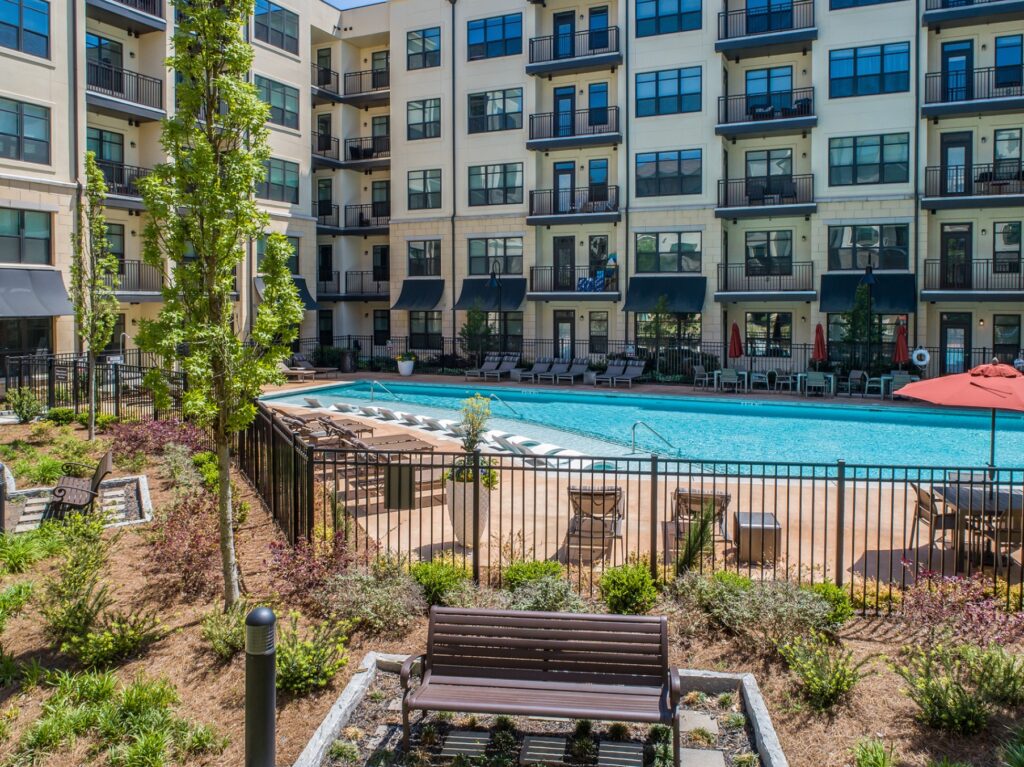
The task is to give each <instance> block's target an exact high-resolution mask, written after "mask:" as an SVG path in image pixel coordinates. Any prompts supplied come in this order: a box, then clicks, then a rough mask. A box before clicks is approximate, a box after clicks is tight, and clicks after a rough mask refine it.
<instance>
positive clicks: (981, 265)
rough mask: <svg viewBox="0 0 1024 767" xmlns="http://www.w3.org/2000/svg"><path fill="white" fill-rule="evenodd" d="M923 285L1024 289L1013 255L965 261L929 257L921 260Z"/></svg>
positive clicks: (933, 288) (1018, 264)
mask: <svg viewBox="0 0 1024 767" xmlns="http://www.w3.org/2000/svg"><path fill="white" fill-rule="evenodd" d="M1014 255H1016V254H1014ZM924 289H925V290H988V291H991V290H995V291H1006V292H1009V293H1024V272H1022V271H1021V265H1020V261H1019V260H1016V259H1015V258H1010V259H1007V260H1005V261H1001V260H994V261H993V260H991V259H972V260H970V261H967V262H954V261H946V260H942V259H928V260H926V261H925V262H924Z"/></svg>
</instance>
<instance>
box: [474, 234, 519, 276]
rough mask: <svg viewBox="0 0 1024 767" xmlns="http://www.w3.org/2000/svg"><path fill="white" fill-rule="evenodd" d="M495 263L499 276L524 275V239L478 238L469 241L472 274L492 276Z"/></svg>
mask: <svg viewBox="0 0 1024 767" xmlns="http://www.w3.org/2000/svg"><path fill="white" fill-rule="evenodd" d="M495 261H497V262H498V263H497V267H498V269H497V271H498V274H522V273H523V238H522V237H477V238H474V239H471V240H470V241H469V273H470V274H490V273H491V265H492V264H494V262H495Z"/></svg>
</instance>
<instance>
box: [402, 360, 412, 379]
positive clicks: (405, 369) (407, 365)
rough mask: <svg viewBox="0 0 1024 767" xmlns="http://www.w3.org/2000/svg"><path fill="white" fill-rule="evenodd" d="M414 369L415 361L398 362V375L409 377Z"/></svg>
mask: <svg viewBox="0 0 1024 767" xmlns="http://www.w3.org/2000/svg"><path fill="white" fill-rule="evenodd" d="M414 367H416V360H398V373H399V375H403V376H411V375H412V369H413V368H414Z"/></svg>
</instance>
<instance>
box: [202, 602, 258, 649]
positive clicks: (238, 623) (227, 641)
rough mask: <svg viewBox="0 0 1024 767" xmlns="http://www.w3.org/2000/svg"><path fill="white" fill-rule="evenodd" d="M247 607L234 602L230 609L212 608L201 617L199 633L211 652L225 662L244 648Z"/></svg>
mask: <svg viewBox="0 0 1024 767" xmlns="http://www.w3.org/2000/svg"><path fill="white" fill-rule="evenodd" d="M247 609H248V608H247V607H246V606H245V605H244V604H243V603H241V602H236V603H235V604H234V606H232V607H231V609H229V610H227V611H224V610H214V611H213V612H211V613H209V614H207V615H206V616H205V617H204V618H203V623H202V628H201V630H200V635H201V636H202V637H203V639H204V640H205V641H206V643H207V644H208V645H210V649H211V650H213V654H214V655H216V656H217V657H218V658H219V659H220V660H222V661H224V662H225V663H226V662H227V661H229V660H231V659H232V658H234V657H235V655H237V654H238V653H240V652H241V651H242V650H243V649H245V616H246V612H247Z"/></svg>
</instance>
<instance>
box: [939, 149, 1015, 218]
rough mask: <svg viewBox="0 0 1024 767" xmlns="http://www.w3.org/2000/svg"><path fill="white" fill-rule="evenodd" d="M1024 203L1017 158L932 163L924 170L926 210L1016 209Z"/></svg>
mask: <svg viewBox="0 0 1024 767" xmlns="http://www.w3.org/2000/svg"><path fill="white" fill-rule="evenodd" d="M1022 205H1024V168H1022V166H1021V163H1020V161H1019V160H1009V161H1001V162H998V163H995V164H991V163H986V164H983V165H968V166H963V165H947V166H940V165H933V166H929V167H927V168H925V171H924V197H923V198H922V200H921V207H922V208H924V209H926V210H949V209H953V208H1015V207H1019V206H1022Z"/></svg>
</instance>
